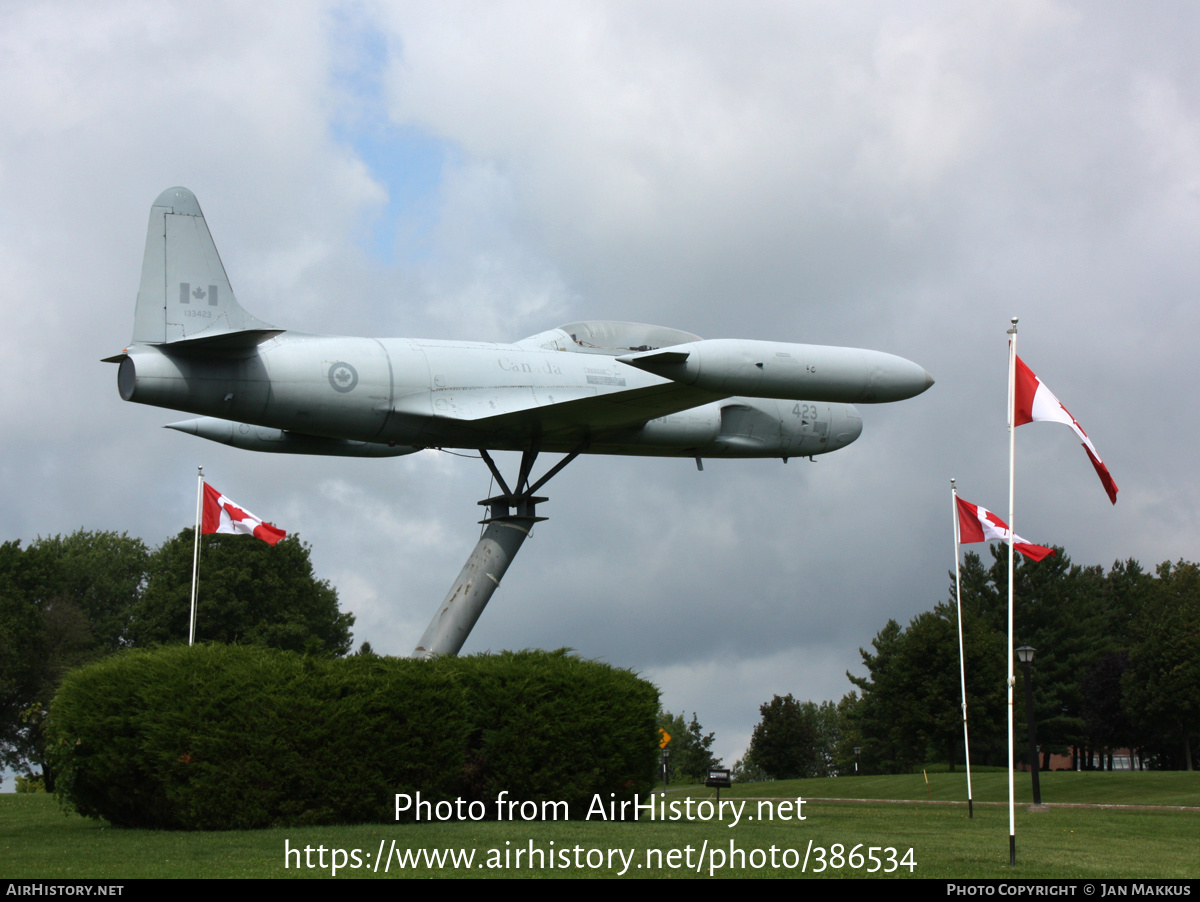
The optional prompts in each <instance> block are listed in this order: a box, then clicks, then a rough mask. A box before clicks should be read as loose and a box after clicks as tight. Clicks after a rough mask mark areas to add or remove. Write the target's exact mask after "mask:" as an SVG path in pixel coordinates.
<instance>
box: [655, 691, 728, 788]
mask: <svg viewBox="0 0 1200 902" xmlns="http://www.w3.org/2000/svg"><path fill="white" fill-rule="evenodd" d="M658 726H659V729H662V730H666V731H667V733H668V734H669V735H670V737H671V741H670V743H668V745H667V750H668V751H669V752H670V753H671V754H670V755H669V756H668V758H667V760H668V762H669V764H668V768H669V770H670V772H671V774H672V775H675V774H678V775H679V776H680V777H684V778H686V779H688V780H691V781H694V782H697V783H699V782H702V781H703V780H704V779H705V778H706V777H707V776H708V769H709V768H710V767H718V766H720V764H721V759H720V758H717V757H715V756H714V755H713V753H712V744H713V741H714V740H715V738H716V734H715V733H705V732H704V728H703V727H701V726H700V721H699V720H698V719H697V718H696V712H695V711H693V712H692V719H691V721H690V722H685V721H684V719H683V715H682V714H672V713H670V712H669V711H663V710H662V709H661V708H660V709H659V711H658Z"/></svg>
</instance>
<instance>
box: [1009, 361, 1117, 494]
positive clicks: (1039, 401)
mask: <svg viewBox="0 0 1200 902" xmlns="http://www.w3.org/2000/svg"><path fill="white" fill-rule="evenodd" d="M1016 383H1017V384H1016V386H1015V389H1016V392H1015V395H1016V398H1015V402H1014V403H1015V408H1016V409H1015V410H1014V411H1013V423H1014V424H1015V425H1017V426H1024V425H1025V424H1026V423H1032V422H1033V421H1034V420H1051V421H1052V422H1055V423H1062V424H1063V425H1065V426H1070V427H1071V428H1072V429H1074V430H1075V434H1076V435H1077V436H1079V440H1080V441H1081V442H1083V450H1084V451H1086V452H1087V456H1088V459H1089V460H1091V462H1092V466H1093V467H1095V468H1096V475H1098V476H1099V477H1100V481H1101V482H1102V483H1103V484H1104V491H1106V492H1108V500H1109V501H1111V502H1112V503H1113V504H1116V503H1117V492H1118V489H1117V484H1116V483H1115V482H1113V478H1112V476H1111V475H1110V474H1109V472H1108V467H1106V466H1104V462H1103V461H1101V460H1100V455H1099V454H1097V453H1096V446H1095V445H1093V444H1092V440H1091V439H1090V438H1088V437H1087V433H1086V432H1084V431H1083V427H1082V426H1080V425H1079V423H1077V422H1076V421H1075V418H1074V417H1073V416H1071V414H1070V412H1069V411H1068V410H1067V408H1065V407H1063V403H1062V401H1060V400H1058V398H1056V397H1055V396H1054V392H1052V391H1050V389H1048V388H1046V386H1045V385H1043V384H1042V382H1041V380H1040V379H1038V377H1037V376H1035V375H1034V374H1033V370H1031V369H1030V368H1029V367H1027V366H1026V365H1025V362H1024V361H1023V360H1021V358H1020V357H1018V358H1017V374H1016Z"/></svg>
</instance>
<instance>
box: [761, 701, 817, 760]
mask: <svg viewBox="0 0 1200 902" xmlns="http://www.w3.org/2000/svg"><path fill="white" fill-rule="evenodd" d="M809 704H811V702H810V703H809ZM758 710H759V713H760V714H761V715H762V720H760V721H759V722H758V725H757V726H756V727H755V728H754V733H753V735H752V736H751V737H750V749H749V751H748V752H747V753H746V761H747V762H748V763H749V764H750V765H752V766H754V767H756V768H760V769H761V770H762V772H763V773H764V774H766V775H767V776H768V777H770V778H772V779H775V780H794V779H797V778H800V777H811V776H815V775H816V773H817V771H818V764H817V756H818V737H817V727H816V724H815V723H814V722H813V717H812V713H811V712H807V713H806V711H805V709H804V707H803V706H802V705H801V704H800V702H798V701H796V699H794V698H793V697H792V695H791V694H790V693H789V694H788V695H785V696H778V695H776V696H772V698H771V700H770V701H769V702H766V703H765V704H763V705H760V706H759V709H758ZM743 766H745V765H743Z"/></svg>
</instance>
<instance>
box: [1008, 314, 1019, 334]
mask: <svg viewBox="0 0 1200 902" xmlns="http://www.w3.org/2000/svg"><path fill="white" fill-rule="evenodd" d="M1008 334H1009V335H1016V334H1017V318H1016V317H1015V316H1014V317H1013V318H1012V328H1011V329H1009V330H1008Z"/></svg>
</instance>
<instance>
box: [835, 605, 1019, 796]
mask: <svg viewBox="0 0 1200 902" xmlns="http://www.w3.org/2000/svg"><path fill="white" fill-rule="evenodd" d="M872 645H873V647H874V649H875V651H874V653H870V652H867V651H866V650H863V649H860V650H859V652H860V654H861V655H862V658H863V664H864V666H865V667H866V669H867V672H868V675H867V676H866V677H857V676H854V675H853V674H850V673H847V674H846V676H847V677H848V678H849V679H850V682H852V683H853V684H854V685H855V686H856V687H858V689H859V690H860V691H861V693H862V696H861V698H860V699H858V700H857V702H856V703H855V704H854V705H853V707H852V709H851V711H850V712H849V713H848V721H849V727H850V728H851V729H853V730H855V731H857V733H858V735H859V736H860V737H861V739H860V741H859V742H858V743H857V744H858V745H861V747H862V749H863V752H862V761H863V766H864V768H865V769H866V770H867V771H868V772H871V773H902V772H904V771H907V770H910V769H911V768H913V767H916V766H917V765H920V764H922V763H924V762H926V761H930V760H941V761H947V762H949V764H950V766H951V768H953V767H954V765H955V763H956V762H957V761H962V760H963V742H962V739H963V736H962V683H961V676H960V670H959V660H958V624H957V615H956V614H955V613H954V612H953V611H952V610H951V608H949V607H948V606H946V605H938V606H937V607H936V608H934V610H932V611H926V612H924V613H922V614H918V615H917V616H916V617H914V618H913V619H912V621H911V622H910V623H909V625H908V627H907V629H901V628H900V625H899V624H898V623H896V621H894V620H889V621H888V622H887V624H886V625H885V626H884V628H883V629H882V630H880V632H879V634H878V635H876V637H875V639H874V641H873V642H872ZM963 645H964V652H965V656H966V674H967V703H968V711H969V716H970V728H971V744H972V752H973V755H972V757H973V759H979V758H981V757H985V756H986V752H985V750H987V749H988V748H989V747H990V746H995V745H997V744H999V745H1000V747H1001V748H1002V747H1003V727H1002V726H1001V724H1002V723H1003V721H1002V718H1003V716H1004V688H1003V686H1004V683H1003V680H1004V673H1003V660H1004V638H1003V636H1001V635H1000V634H999V633H997V632H996V631H995V630H994V629H992V628H991V625H990V622H989V621H988V620H987V618H986V616H983V615H976V614H973V613H972V612H971V609H970V608H968V607H967V606H966V605H965V604H964V612H963ZM997 740H999V742H997ZM842 755H843V758H844V755H845V750H844V749H843V752H842Z"/></svg>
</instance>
